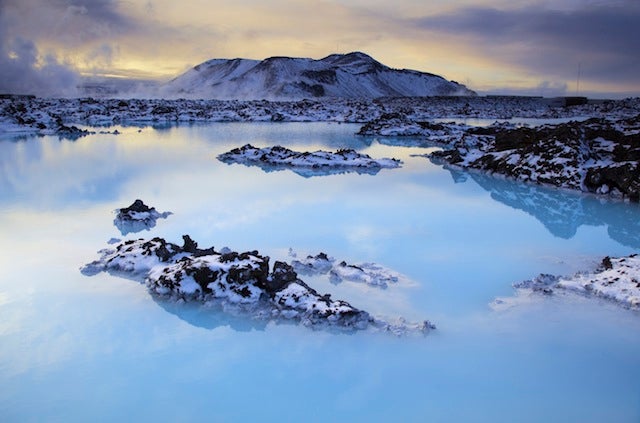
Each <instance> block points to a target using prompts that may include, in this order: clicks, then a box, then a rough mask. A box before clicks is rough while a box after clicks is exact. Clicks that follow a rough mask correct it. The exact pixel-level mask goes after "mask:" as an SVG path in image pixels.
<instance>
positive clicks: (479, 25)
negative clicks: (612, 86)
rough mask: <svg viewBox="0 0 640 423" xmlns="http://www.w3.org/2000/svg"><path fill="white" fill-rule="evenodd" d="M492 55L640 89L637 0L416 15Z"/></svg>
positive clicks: (421, 23)
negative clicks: (560, 7)
mask: <svg viewBox="0 0 640 423" xmlns="http://www.w3.org/2000/svg"><path fill="white" fill-rule="evenodd" d="M416 22H417V26H418V27H419V28H421V29H423V30H428V31H435V32H437V33H445V34H447V36H453V37H455V38H458V39H460V37H461V38H462V40H461V41H463V42H464V43H465V44H466V45H468V46H470V47H472V50H474V51H477V52H479V53H480V54H482V55H484V56H487V57H488V58H490V59H493V60H498V61H501V62H503V63H505V64H510V65H515V66H517V67H520V68H523V69H525V70H529V71H531V72H532V73H536V74H540V75H547V76H555V77H562V78H567V79H570V80H573V79H575V78H576V77H577V73H578V71H579V72H580V73H581V76H582V77H583V78H584V79H585V80H592V81H594V82H599V83H607V82H610V83H619V84H626V85H627V86H630V85H635V86H636V87H637V88H638V91H640V72H638V69H639V68H640V43H639V42H638V40H640V2H638V1H637V0H633V1H619V2H609V3H607V4H602V3H601V4H593V5H583V6H582V7H581V8H578V9H574V10H563V11H560V10H549V9H544V8H533V7H528V8H520V9H511V10H506V9H505V10H498V9H494V8H465V9H460V10H458V11H457V12H454V13H452V14H446V15H436V16H429V17H425V18H422V19H419V20H417V21H416Z"/></svg>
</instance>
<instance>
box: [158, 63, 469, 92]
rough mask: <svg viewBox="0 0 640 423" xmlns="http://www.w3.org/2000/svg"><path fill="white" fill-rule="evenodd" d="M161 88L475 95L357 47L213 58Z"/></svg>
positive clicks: (431, 75) (437, 77)
mask: <svg viewBox="0 0 640 423" xmlns="http://www.w3.org/2000/svg"><path fill="white" fill-rule="evenodd" d="M160 93H161V96H163V97H185V98H207V99H208V98H211V99H238V100H260V99H267V100H300V99H304V98H331V97H337V98H354V99H355V98H367V99H371V98H377V97H388V96H391V97H407V96H408V97H414V96H436V95H462V96H474V95H476V93H475V92H473V91H471V90H469V89H467V88H466V87H465V86H464V85H461V84H458V83H457V82H453V81H447V80H446V79H444V78H442V77H441V76H438V75H433V74H430V73H425V72H419V71H414V70H407V69H401V70H399V69H392V68H390V67H388V66H385V65H383V64H382V63H380V62H377V61H376V60H374V59H373V58H371V57H370V56H368V55H366V54H364V53H360V52H355V53H349V54H332V55H330V56H327V57H325V58H324V59H320V60H314V59H306V58H292V57H270V58H268V59H265V60H261V61H260V60H250V59H230V60H227V59H213V60H209V61H207V62H204V63H201V64H199V65H197V66H195V67H194V68H193V69H190V70H188V71H187V72H185V73H183V74H182V75H180V76H178V77H177V78H175V79H173V80H171V81H169V82H168V83H166V84H164V85H163V86H162V87H160Z"/></svg>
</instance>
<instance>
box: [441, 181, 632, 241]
mask: <svg viewBox="0 0 640 423" xmlns="http://www.w3.org/2000/svg"><path fill="white" fill-rule="evenodd" d="M450 171H451V174H452V177H453V179H454V181H456V182H464V181H465V180H466V178H464V177H462V174H463V173H465V172H460V171H459V170H453V169H450ZM468 175H469V176H470V177H471V178H472V179H473V180H474V181H475V182H477V183H478V185H480V186H481V187H482V188H484V189H485V190H487V191H489V192H490V193H491V198H493V199H494V200H496V201H499V202H501V203H503V204H506V205H508V206H509V207H513V208H514V209H518V210H522V211H524V212H526V213H528V214H530V215H531V216H533V217H535V218H536V219H538V220H539V221H540V222H541V223H542V224H543V225H544V226H545V228H547V229H548V230H549V232H551V234H553V235H554V236H556V237H559V238H564V239H569V238H572V237H574V236H575V234H576V232H577V230H578V228H579V227H580V226H582V225H591V226H600V225H607V232H608V233H609V236H610V237H611V238H612V239H614V240H616V241H617V242H619V243H620V244H622V245H625V246H627V247H632V248H640V209H639V208H638V206H637V204H628V203H623V202H615V201H610V200H608V201H607V200H603V199H598V198H595V197H593V196H587V195H583V194H580V193H570V192H566V191H561V190H558V189H553V188H549V187H542V186H536V185H529V184H524V183H520V182H516V181H511V180H505V179H500V178H496V177H493V176H490V175H486V174H483V173H476V172H471V173H468Z"/></svg>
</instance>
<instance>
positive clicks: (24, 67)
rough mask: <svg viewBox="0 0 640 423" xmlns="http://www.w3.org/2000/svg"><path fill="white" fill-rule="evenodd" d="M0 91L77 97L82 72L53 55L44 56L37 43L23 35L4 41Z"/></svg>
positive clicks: (0, 70)
mask: <svg viewBox="0 0 640 423" xmlns="http://www.w3.org/2000/svg"><path fill="white" fill-rule="evenodd" d="M0 41H1V42H2V45H1V46H0V93H5V94H34V95H39V96H45V97H46V96H51V97H53V96H64V97H67V96H73V95H75V94H76V93H77V85H78V82H79V78H80V76H79V74H78V73H77V72H76V71H74V70H73V69H72V68H71V67H70V66H67V65H65V64H64V63H61V62H59V61H58V59H57V58H56V57H54V56H53V55H45V56H43V57H41V56H40V54H39V52H38V49H37V47H36V45H35V44H34V43H33V42H32V41H30V40H25V39H22V38H19V37H18V38H15V39H13V40H6V39H2V40H0Z"/></svg>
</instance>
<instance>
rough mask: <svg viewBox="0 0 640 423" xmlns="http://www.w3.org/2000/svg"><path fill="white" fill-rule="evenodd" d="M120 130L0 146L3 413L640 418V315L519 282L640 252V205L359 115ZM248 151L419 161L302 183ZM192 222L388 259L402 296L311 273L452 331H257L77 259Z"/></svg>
mask: <svg viewBox="0 0 640 423" xmlns="http://www.w3.org/2000/svg"><path fill="white" fill-rule="evenodd" d="M111 129H113V128H111ZM117 129H118V130H119V132H121V133H120V134H119V135H113V134H99V133H97V134H95V135H90V136H87V137H83V138H80V139H78V140H76V141H70V140H64V139H63V140H60V139H58V138H57V137H24V138H17V139H4V140H1V141H0V233H1V234H2V236H1V237H0V251H1V252H2V254H0V268H1V269H2V272H1V273H0V415H2V416H3V417H2V420H3V421H21V422H24V421H64V422H69V421H114V420H128V421H133V420H145V421H147V420H151V419H155V420H157V421H239V420H241V421H293V420H299V421H301V420H305V421H433V422H436V421H467V422H513V421H518V422H539V421H546V422H566V421H581V422H600V421H622V422H624V421H628V422H636V421H638V420H640V316H639V315H638V313H637V312H632V311H629V310H625V309H622V308H620V307H618V306H616V305H613V304H610V303H607V302H605V301H603V300H598V299H593V298H585V297H579V296H571V295H555V296H551V297H543V296H536V295H533V296H516V291H515V290H514V289H513V288H512V287H511V284H512V283H513V282H518V281H521V280H525V279H530V278H533V277H535V276H537V275H538V274H539V273H552V274H572V273H574V272H576V271H579V270H583V269H585V270H586V269H590V268H592V267H593V266H595V265H596V264H597V263H598V262H599V261H600V260H601V259H602V258H603V257H604V256H606V255H611V256H616V255H628V254H631V253H635V252H638V251H639V250H640V229H639V226H638V225H639V223H638V222H640V208H638V205H637V204H625V203H620V202H612V201H604V200H600V199H596V198H594V197H590V196H584V195H581V194H575V193H568V192H562V191H556V190H553V189H547V188H542V187H530V186H527V185H522V184H520V183H515V182H510V181H505V180H502V179H495V178H490V177H486V176H482V175H479V174H467V173H464V172H450V171H448V170H446V169H443V168H442V167H441V166H437V165H434V164H432V163H430V162H429V160H428V159H426V158H424V157H420V156H419V155H421V154H425V153H427V152H429V151H430V149H429V148H421V147H411V146H410V145H412V144H414V145H416V144H417V145H420V143H412V142H411V140H402V139H389V140H386V139H382V138H376V137H358V136H355V135H353V134H354V133H355V132H356V131H357V130H358V126H357V125H350V124H342V125H340V124H329V123H281V124H269V123H215V124H208V125H196V126H179V127H171V126H168V127H157V128H152V127H141V128H137V127H119V128H117ZM246 143H251V144H252V145H254V146H258V147H264V146H270V145H282V146H285V147H288V148H290V149H293V150H298V151H313V150H317V149H324V150H337V149H339V148H345V147H349V148H353V149H355V150H357V151H358V152H362V153H366V154H369V155H370V156H372V157H376V158H382V157H394V158H398V159H400V160H402V161H403V166H402V167H401V168H399V169H382V170H381V171H380V172H379V173H377V174H376V175H368V174H356V173H345V174H337V175H327V176H313V177H308V178H305V177H302V176H300V175H298V174H296V173H294V172H292V171H290V170H280V171H271V172H265V171H263V170H262V169H261V168H259V167H248V166H244V165H239V164H233V165H227V164H224V163H222V162H220V161H218V160H217V159H216V156H217V155H218V154H220V153H223V152H226V151H228V150H229V149H231V148H234V147H239V146H242V145H244V144H246ZM406 145H407V146H406ZM136 198H140V199H143V200H144V201H145V203H147V204H148V205H150V206H154V207H156V208H157V209H158V210H159V211H161V212H162V211H171V212H172V213H173V214H172V215H170V216H169V217H168V218H166V219H161V220H159V221H158V222H157V226H156V227H154V228H152V229H150V230H149V231H143V232H139V233H131V234H127V235H126V236H124V237H123V236H122V235H121V234H120V232H119V231H118V229H117V228H116V227H115V226H114V224H113V219H114V217H115V215H114V213H113V211H114V209H117V208H120V207H125V206H128V205H130V204H131V203H132V202H133V201H134V200H135V199H136ZM183 234H189V235H190V236H191V237H192V238H193V239H194V240H196V241H197V242H198V244H199V245H200V246H201V247H203V248H205V247H209V246H211V245H213V246H215V247H217V248H221V247H224V246H228V247H229V248H231V249H232V250H235V251H245V250H258V251H259V252H260V253H261V254H264V255H268V256H270V257H271V262H272V263H273V261H274V260H276V259H278V260H291V256H290V249H291V250H293V251H295V252H296V253H297V254H298V256H303V255H306V254H313V255H315V254H317V253H319V252H325V253H326V254H328V255H329V256H331V257H334V258H336V259H337V260H345V261H347V262H349V263H363V262H372V263H377V264H380V265H383V266H385V267H387V268H389V269H393V270H394V271H396V272H398V273H400V274H401V275H402V278H401V279H400V280H399V281H398V283H394V284H390V285H389V287H388V288H387V289H380V288H376V287H370V286H367V285H364V284H358V283H353V282H348V281H344V282H343V283H340V284H332V283H331V282H330V280H329V278H327V277H325V276H313V277H306V276H302V275H301V278H302V279H304V280H305V281H306V282H307V283H308V284H309V285H311V286H312V287H314V288H315V289H316V290H317V291H319V292H321V293H324V292H327V293H331V294H332V295H333V297H334V298H340V299H344V300H347V301H348V302H350V303H351V304H352V305H354V306H356V307H358V308H362V309H365V310H367V311H368V312H370V313H371V314H373V315H376V316H382V317H385V318H389V319H393V318H397V317H403V318H405V319H407V320H408V321H419V320H424V319H428V320H430V321H431V322H433V323H434V324H435V325H436V326H437V329H436V330H435V331H432V332H430V333H429V334H427V335H426V336H423V335H421V334H408V335H406V336H400V337H398V336H394V335H392V334H388V333H381V332H379V331H375V330H366V331H360V332H355V333H345V332H340V331H333V330H324V329H317V330H313V329H310V328H307V327H304V326H299V325H295V324H291V323H277V322H265V321H256V320H253V319H251V318H248V317H243V316H237V315H228V314H225V313H224V312H222V311H221V310H218V309H212V308H210V307H206V306H202V305H199V304H175V303H170V302H164V301H160V300H157V299H154V297H152V296H150V295H149V294H148V292H147V290H146V287H145V286H144V285H142V284H140V283H137V282H135V281H132V280H129V279H124V278H120V277H116V276H113V275H109V274H106V273H101V274H98V275H96V276H91V277H88V276H85V275H83V274H82V273H80V271H79V268H80V267H81V266H83V265H84V264H86V263H88V262H90V261H92V260H94V259H96V258H97V257H98V254H97V251H98V250H100V249H102V248H105V247H107V246H108V244H107V242H108V241H109V240H110V239H111V238H119V239H136V238H139V237H143V238H151V237H154V236H160V237H164V238H166V239H167V241H172V242H176V243H180V242H181V240H182V238H181V236H182V235H183ZM496 298H502V299H506V301H504V302H502V303H501V304H498V305H496V303H495V301H494V300H495V299H496Z"/></svg>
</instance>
